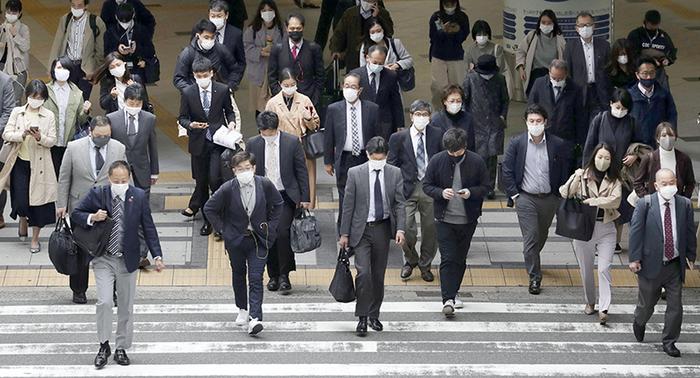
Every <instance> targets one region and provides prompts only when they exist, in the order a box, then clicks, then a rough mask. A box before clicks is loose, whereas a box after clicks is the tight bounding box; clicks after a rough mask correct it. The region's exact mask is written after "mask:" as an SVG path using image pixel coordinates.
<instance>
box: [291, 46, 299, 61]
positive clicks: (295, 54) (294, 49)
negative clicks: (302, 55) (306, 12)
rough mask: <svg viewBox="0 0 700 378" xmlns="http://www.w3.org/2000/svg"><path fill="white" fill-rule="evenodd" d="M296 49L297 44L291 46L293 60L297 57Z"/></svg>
mask: <svg viewBox="0 0 700 378" xmlns="http://www.w3.org/2000/svg"><path fill="white" fill-rule="evenodd" d="M297 49H298V47H297V45H294V46H292V58H294V59H295V60H296V58H297Z"/></svg>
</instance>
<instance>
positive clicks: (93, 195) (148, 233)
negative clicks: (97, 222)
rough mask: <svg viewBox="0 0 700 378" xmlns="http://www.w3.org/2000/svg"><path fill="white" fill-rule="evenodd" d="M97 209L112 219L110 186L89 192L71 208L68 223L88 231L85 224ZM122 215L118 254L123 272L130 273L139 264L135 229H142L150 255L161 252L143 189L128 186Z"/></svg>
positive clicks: (156, 255)
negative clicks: (124, 267)
mask: <svg viewBox="0 0 700 378" xmlns="http://www.w3.org/2000/svg"><path fill="white" fill-rule="evenodd" d="M98 210H106V211H107V214H108V216H109V217H112V189H111V187H110V185H103V186H96V187H94V188H92V189H90V191H89V192H88V193H87V194H86V195H85V197H83V199H82V200H81V201H80V203H79V204H78V206H76V207H75V209H73V212H72V213H71V217H70V219H71V223H72V224H73V226H74V227H83V228H85V229H90V228H91V227H92V226H89V225H88V223H87V220H88V216H89V215H90V214H94V213H96V212H97V211H98ZM123 216H124V237H123V239H122V253H123V254H124V263H125V264H126V270H127V271H128V272H129V273H131V272H133V271H135V270H136V269H138V267H139V262H140V261H141V247H140V238H138V237H136V236H137V235H138V231H139V228H141V229H143V235H144V240H145V241H146V245H147V246H148V249H149V250H150V251H151V256H153V257H158V256H161V257H162V256H163V252H162V251H161V248H160V240H159V238H158V231H156V225H155V223H154V222H153V217H152V216H151V207H150V205H149V203H148V196H146V192H144V191H143V189H139V188H137V187H135V186H133V185H129V189H128V190H127V191H126V201H125V202H124V214H123ZM106 253H109V252H106ZM90 259H92V258H90ZM88 261H89V260H88Z"/></svg>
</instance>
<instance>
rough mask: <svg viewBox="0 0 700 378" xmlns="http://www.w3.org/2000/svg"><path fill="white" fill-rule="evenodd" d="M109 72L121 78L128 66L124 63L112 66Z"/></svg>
mask: <svg viewBox="0 0 700 378" xmlns="http://www.w3.org/2000/svg"><path fill="white" fill-rule="evenodd" d="M109 73H110V74H111V75H112V76H114V77H116V78H121V77H122V76H124V74H125V73H126V66H125V65H123V64H122V65H121V66H116V67H114V68H110V69H109Z"/></svg>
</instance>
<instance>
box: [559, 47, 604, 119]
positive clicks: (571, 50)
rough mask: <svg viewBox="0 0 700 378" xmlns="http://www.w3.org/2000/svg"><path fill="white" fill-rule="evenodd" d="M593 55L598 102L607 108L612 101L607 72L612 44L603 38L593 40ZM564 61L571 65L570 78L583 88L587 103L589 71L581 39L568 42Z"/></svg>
mask: <svg viewBox="0 0 700 378" xmlns="http://www.w3.org/2000/svg"><path fill="white" fill-rule="evenodd" d="M593 55H594V60H595V66H594V70H595V83H596V92H597V96H598V102H599V103H600V104H601V105H602V106H607V105H608V102H609V101H610V95H609V93H611V92H610V90H609V88H608V87H609V86H610V81H609V78H608V74H607V73H606V72H605V65H606V64H608V59H609V55H610V44H609V43H608V41H606V40H604V39H602V38H597V37H594V38H593ZM564 60H566V62H567V63H568V64H569V76H570V77H571V78H572V79H573V80H574V83H576V85H578V86H579V87H581V91H582V93H583V94H582V96H583V99H584V101H585V99H586V98H587V97H586V96H587V89H588V73H587V72H588V70H587V68H586V57H585V55H584V53H583V44H582V43H581V38H574V39H571V40H569V41H568V42H566V48H565V49H564Z"/></svg>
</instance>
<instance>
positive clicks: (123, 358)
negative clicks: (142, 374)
mask: <svg viewBox="0 0 700 378" xmlns="http://www.w3.org/2000/svg"><path fill="white" fill-rule="evenodd" d="M114 362H116V363H117V364H119V365H122V366H128V365H129V364H131V361H129V357H128V356H127V355H126V351H125V350H124V349H117V350H115V351H114Z"/></svg>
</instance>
